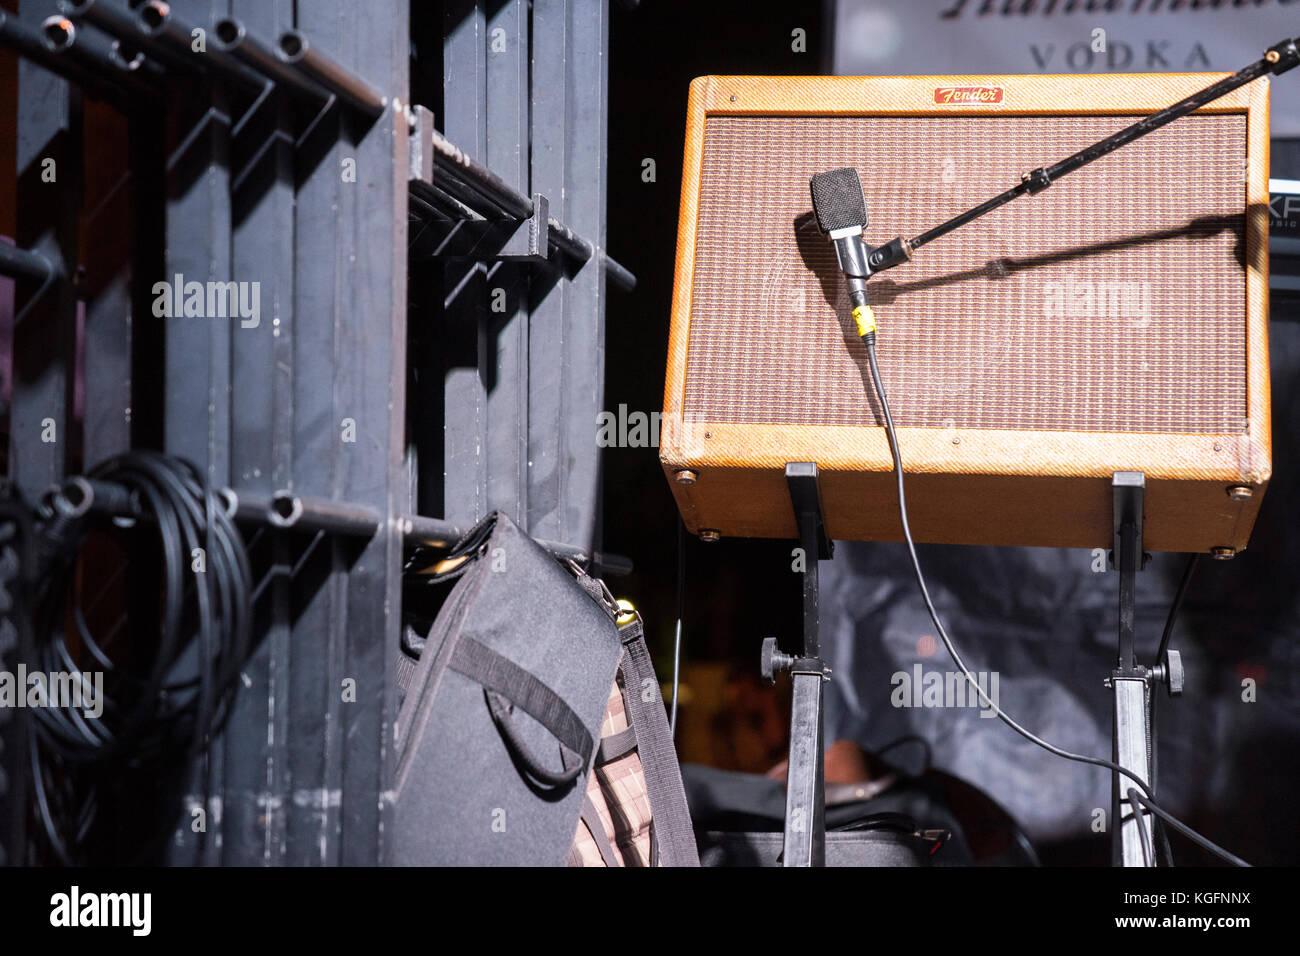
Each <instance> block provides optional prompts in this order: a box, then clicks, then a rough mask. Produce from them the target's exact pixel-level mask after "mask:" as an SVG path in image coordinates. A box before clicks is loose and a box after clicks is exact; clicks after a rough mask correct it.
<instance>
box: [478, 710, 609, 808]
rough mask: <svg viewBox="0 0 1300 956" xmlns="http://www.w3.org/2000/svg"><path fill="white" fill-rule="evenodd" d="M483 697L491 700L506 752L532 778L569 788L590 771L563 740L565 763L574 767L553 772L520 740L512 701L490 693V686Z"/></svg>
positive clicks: (493, 721)
mask: <svg viewBox="0 0 1300 956" xmlns="http://www.w3.org/2000/svg"><path fill="white" fill-rule="evenodd" d="M483 696H484V697H485V698H487V705H488V712H489V713H491V714H492V723H494V724H496V726H497V731H498V732H500V734H501V739H502V740H504V741H505V743H506V749H507V750H509V751H510V755H511V756H512V757H514V758H515V761H516V762H517V763H520V764H523V769H524V770H525V771H527V773H528V776H530V777H532V778H533V779H534V780H536V781H537V782H538V783H543V784H546V785H547V786H548V787H567V786H569V785H570V784H572V783H574V781H576V780H577V779H578V777H579V775H581V774H582V772H583V771H584V770H586V769H587V765H586V764H585V763H584V762H582V761H580V760H579V759H578V755H577V754H576V753H574V752H573V750H571V749H570V748H569V747H568V746H567V745H565V743H564V741H560V748H561V751H562V753H561V763H564V764H567V763H570V762H572V764H573V766H571V767H569V768H568V769H567V770H558V771H553V770H549V769H548V768H547V767H546V766H544V765H543V764H542V762H541V761H540V760H538V759H537V757H536V756H534V754H533V752H532V751H531V750H529V749H528V746H527V745H526V744H525V743H524V742H523V740H522V739H521V738H520V736H519V730H518V728H516V727H515V723H514V718H513V716H512V715H511V713H510V705H509V702H508V701H506V699H505V698H504V697H502V696H501V695H500V694H498V693H497V692H496V691H491V690H488V689H487V688H486V687H485V688H483ZM548 729H549V728H548ZM569 756H571V757H572V758H573V759H572V761H570V760H568V759H564V758H566V757H569Z"/></svg>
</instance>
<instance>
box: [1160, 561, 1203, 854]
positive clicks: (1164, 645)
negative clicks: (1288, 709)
mask: <svg viewBox="0 0 1300 956" xmlns="http://www.w3.org/2000/svg"><path fill="white" fill-rule="evenodd" d="M1200 557H1201V556H1200V555H1199V554H1193V555H1192V556H1191V557H1189V558H1188V559H1187V564H1186V565H1185V566H1184V567H1183V574H1182V577H1181V578H1179V580H1178V587H1177V589H1176V590H1175V591H1174V599H1173V601H1172V602H1171V603H1170V605H1169V615H1168V616H1167V617H1166V618H1165V629H1164V631H1163V632H1162V633H1161V635H1160V647H1159V648H1158V649H1157V650H1156V663H1157V664H1167V663H1168V662H1167V661H1166V660H1165V655H1166V653H1167V652H1168V650H1169V640H1170V638H1171V637H1172V636H1173V633H1174V623H1175V622H1176V621H1177V620H1178V612H1179V611H1180V610H1181V609H1182V606H1183V599H1184V598H1185V597H1186V596H1187V587H1188V585H1189V584H1191V581H1192V575H1193V574H1195V573H1196V566H1197V564H1198V563H1199V562H1200ZM1165 679H1166V680H1168V679H1169V675H1168V674H1166V675H1165ZM1158 700H1159V696H1158V695H1156V694H1152V695H1151V743H1152V747H1151V796H1152V797H1153V798H1154V797H1155V796H1157V793H1158V791H1157V789H1156V788H1157V786H1158V784H1157V782H1156V781H1157V778H1158V777H1159V769H1160V749H1159V742H1160V735H1159V717H1158V715H1159V713H1160V708H1159V706H1158V704H1157V701H1158ZM1153 829H1154V830H1155V832H1156V834H1157V835H1158V836H1159V839H1160V852H1161V853H1162V854H1163V855H1164V858H1165V865H1166V866H1173V865H1174V850H1173V847H1172V846H1170V845H1169V834H1168V833H1167V832H1166V831H1165V827H1164V824H1163V823H1161V822H1160V821H1159V820H1157V821H1156V823H1155V826H1154V827H1153Z"/></svg>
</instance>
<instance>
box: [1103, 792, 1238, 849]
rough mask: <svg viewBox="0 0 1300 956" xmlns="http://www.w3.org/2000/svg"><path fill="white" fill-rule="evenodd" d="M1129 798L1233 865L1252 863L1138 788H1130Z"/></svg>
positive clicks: (1198, 844)
mask: <svg viewBox="0 0 1300 956" xmlns="http://www.w3.org/2000/svg"><path fill="white" fill-rule="evenodd" d="M1129 799H1130V800H1134V799H1136V800H1137V802H1138V803H1139V804H1140V805H1141V806H1143V807H1144V808H1146V809H1147V810H1150V811H1151V812H1152V813H1154V814H1155V815H1156V816H1157V817H1159V818H1160V819H1161V820H1163V821H1164V822H1165V823H1167V824H1169V825H1170V826H1171V827H1173V828H1174V829H1175V830H1177V831H1178V832H1179V833H1181V834H1182V835H1183V836H1185V837H1187V839H1189V840H1191V841H1192V842H1193V843H1195V844H1196V845H1197V846H1199V847H1202V848H1203V849H1206V850H1209V851H1210V852H1211V853H1213V854H1214V855H1215V856H1217V857H1219V858H1220V859H1221V860H1225V861H1226V862H1228V863H1231V864H1232V865H1233V866H1245V867H1249V866H1250V864H1249V863H1247V862H1246V861H1245V860H1243V859H1242V858H1241V857H1239V856H1235V855H1234V854H1232V853H1229V852H1228V851H1227V850H1225V849H1224V848H1223V847H1221V846H1219V845H1218V844H1217V843H1211V842H1210V841H1209V840H1207V839H1206V838H1205V837H1203V836H1201V835H1200V834H1199V833H1197V832H1196V831H1195V830H1193V829H1192V828H1191V827H1189V826H1188V825H1187V824H1185V823H1183V822H1182V821H1181V820H1178V819H1176V818H1175V817H1174V816H1173V815H1172V814H1170V813H1169V812H1168V811H1166V810H1162V809H1160V807H1158V806H1156V805H1155V804H1154V803H1152V802H1151V798H1150V797H1144V796H1143V795H1142V794H1140V793H1138V792H1137V791H1136V790H1134V789H1130V790H1129Z"/></svg>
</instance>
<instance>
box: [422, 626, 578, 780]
mask: <svg viewBox="0 0 1300 956" xmlns="http://www.w3.org/2000/svg"><path fill="white" fill-rule="evenodd" d="M448 666H450V667H451V669H452V670H454V671H456V672H457V673H460V674H463V675H465V676H466V677H468V678H469V679H470V680H472V681H475V682H476V683H478V684H480V685H482V687H483V692H484V697H485V699H486V700H487V706H488V712H489V713H490V714H491V715H492V722H493V723H494V724H495V725H496V728H497V732H498V733H500V734H501V738H502V740H504V741H505V744H506V749H508V750H509V751H510V754H511V756H512V757H514V758H515V761H516V763H518V764H522V765H523V766H522V769H523V770H524V771H526V772H527V774H528V776H530V777H532V778H534V779H535V780H537V781H538V782H539V783H542V784H546V785H548V786H551V787H565V786H570V785H572V784H573V783H574V781H576V780H577V779H578V777H579V776H581V775H582V774H583V773H585V772H586V770H587V768H588V767H589V766H591V760H592V755H593V754H594V753H595V751H596V742H595V741H594V740H593V739H592V736H591V733H590V732H589V731H588V730H587V728H586V727H585V726H584V725H583V723H582V719H581V718H580V717H579V716H578V715H577V714H576V713H574V712H573V708H571V707H570V706H569V705H568V704H566V703H565V702H564V699H563V698H562V697H560V695H559V694H557V693H555V691H553V690H551V688H549V687H547V686H546V684H544V683H543V682H542V681H540V680H538V679H537V677H535V676H534V675H532V674H530V673H528V671H526V670H524V669H523V668H522V667H520V666H519V665H518V664H516V663H515V662H514V661H512V660H510V658H508V657H504V656H502V655H501V654H498V653H497V652H496V651H494V650H492V648H490V647H488V646H487V645H485V644H481V643H480V642H478V641H476V640H474V639H473V638H472V637H467V636H462V637H461V639H460V641H459V642H458V643H457V645H456V650H455V651H454V652H453V653H452V656H451V661H450V663H449V665H448ZM512 704H513V705H514V706H516V707H518V708H519V709H520V710H522V711H523V712H524V713H526V714H528V715H529V716H530V717H532V718H533V719H534V720H536V721H537V722H538V723H539V724H541V725H542V726H543V727H545V728H546V729H547V730H548V731H549V732H550V734H551V736H553V737H554V738H555V739H556V740H557V741H559V744H560V750H561V756H562V758H564V764H565V765H566V766H565V768H564V769H562V770H559V771H554V770H551V769H549V768H548V767H546V766H545V765H544V764H543V763H542V762H541V761H540V760H538V759H537V757H536V756H535V755H534V754H533V753H532V751H531V750H529V749H528V747H527V745H526V744H525V743H524V741H523V738H522V737H521V736H520V734H519V729H518V728H517V727H516V726H515V723H514V716H513V714H512V712H511V706H510V705H512ZM570 760H572V763H573V766H571V767H570V766H567V765H568V764H569V763H570Z"/></svg>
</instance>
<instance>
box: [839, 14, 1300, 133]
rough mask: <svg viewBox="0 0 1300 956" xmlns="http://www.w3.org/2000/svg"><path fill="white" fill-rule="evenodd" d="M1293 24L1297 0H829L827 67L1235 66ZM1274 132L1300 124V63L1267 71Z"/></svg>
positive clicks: (888, 70) (923, 71)
mask: <svg viewBox="0 0 1300 956" xmlns="http://www.w3.org/2000/svg"><path fill="white" fill-rule="evenodd" d="M1297 35H1300V0H837V5H836V17H835V28H834V37H833V43H834V57H835V59H834V69H835V72H836V73H839V74H843V75H848V76H866V75H876V76H890V75H908V74H911V75H927V74H934V73H1201V72H1218V73H1235V72H1236V71H1237V70H1239V69H1241V68H1242V67H1243V66H1246V65H1247V64H1248V63H1251V62H1253V61H1255V60H1258V59H1259V58H1260V57H1261V56H1263V55H1264V50H1266V49H1267V48H1268V47H1270V46H1273V45H1274V44H1275V43H1277V42H1279V41H1281V40H1284V39H1287V38H1288V37H1294V36H1297ZM1270 82H1272V84H1273V88H1272V97H1271V101H1272V102H1271V110H1272V116H1271V120H1272V135H1273V136H1275V137H1284V136H1300V68H1297V69H1295V70H1293V71H1291V72H1290V73H1285V74H1283V75H1282V76H1279V77H1272V78H1271V80H1270Z"/></svg>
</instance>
